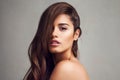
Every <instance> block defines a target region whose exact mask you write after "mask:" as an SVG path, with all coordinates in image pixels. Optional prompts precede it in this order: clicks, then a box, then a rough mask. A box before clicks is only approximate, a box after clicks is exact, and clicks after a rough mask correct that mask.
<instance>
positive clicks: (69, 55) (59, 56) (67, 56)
mask: <svg viewBox="0 0 120 80" xmlns="http://www.w3.org/2000/svg"><path fill="white" fill-rule="evenodd" d="M72 58H74V55H73V53H72V52H69V53H56V54H54V55H53V59H54V64H55V65H56V64H57V63H59V62H60V61H62V60H71V59H72Z"/></svg>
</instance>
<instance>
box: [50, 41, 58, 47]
mask: <svg viewBox="0 0 120 80" xmlns="http://www.w3.org/2000/svg"><path fill="white" fill-rule="evenodd" d="M59 44H60V42H59V41H57V40H51V41H50V46H58V45H59Z"/></svg>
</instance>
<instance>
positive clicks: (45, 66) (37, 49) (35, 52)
mask: <svg viewBox="0 0 120 80" xmlns="http://www.w3.org/2000/svg"><path fill="white" fill-rule="evenodd" d="M79 26H80V19H79V16H78V14H77V12H76V10H75V9H74V8H73V7H72V6H71V5H70V4H68V3H66V2H58V3H55V4H53V5H51V6H49V7H48V8H47V9H46V10H45V11H44V13H43V14H42V16H41V19H40V22H39V26H38V30H37V32H36V35H35V37H34V39H33V41H32V42H31V44H30V47H29V58H30V62H31V67H30V69H29V70H28V72H27V74H26V76H25V78H24V79H25V80H89V79H88V76H87V73H86V71H85V69H84V67H83V66H82V65H81V64H80V63H79V61H78V59H77V51H78V45H77V41H78V37H79V36H80V35H81V28H80V27H79Z"/></svg>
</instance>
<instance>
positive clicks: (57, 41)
mask: <svg viewBox="0 0 120 80" xmlns="http://www.w3.org/2000/svg"><path fill="white" fill-rule="evenodd" d="M53 42H56V43H58V44H59V43H60V42H59V41H58V40H51V41H50V44H52V43H53Z"/></svg>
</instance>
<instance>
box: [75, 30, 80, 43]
mask: <svg viewBox="0 0 120 80" xmlns="http://www.w3.org/2000/svg"><path fill="white" fill-rule="evenodd" d="M79 35H80V30H79V29H77V30H76V31H75V33H74V40H75V41H76V40H77V39H78V38H79Z"/></svg>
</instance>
